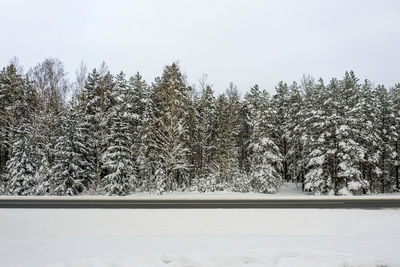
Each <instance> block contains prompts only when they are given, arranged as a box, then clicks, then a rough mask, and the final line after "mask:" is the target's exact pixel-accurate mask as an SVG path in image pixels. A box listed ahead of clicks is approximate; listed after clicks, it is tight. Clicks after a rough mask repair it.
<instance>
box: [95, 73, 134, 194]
mask: <svg viewBox="0 0 400 267" xmlns="http://www.w3.org/2000/svg"><path fill="white" fill-rule="evenodd" d="M128 90H129V88H128V84H127V81H126V80H125V75H124V74H123V73H122V72H121V73H120V74H119V75H117V76H116V80H115V87H114V89H113V90H112V92H111V96H110V97H111V98H112V102H113V105H112V106H111V108H110V109H109V110H108V112H107V114H106V116H107V117H108V118H107V121H108V122H109V125H110V127H109V128H108V130H107V133H106V137H105V138H106V142H107V144H108V146H107V148H106V150H105V151H104V154H103V157H102V163H103V164H102V166H103V169H104V171H103V172H104V173H105V176H104V179H103V181H102V186H103V190H104V192H105V193H106V194H108V195H128V194H130V193H132V192H133V191H134V189H135V181H136V177H135V172H134V165H133V161H132V151H131V141H132V137H131V131H130V130H131V129H130V121H131V120H130V119H131V118H130V116H129V114H128V110H129V109H128V107H129V101H128V100H129V99H128V96H129V95H128Z"/></svg>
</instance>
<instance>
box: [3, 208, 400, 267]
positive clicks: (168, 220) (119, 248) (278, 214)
mask: <svg viewBox="0 0 400 267" xmlns="http://www.w3.org/2000/svg"><path fill="white" fill-rule="evenodd" d="M399 222H400V210H397V209H391V210H316V209H315V210H314V209H305V210H301V209H288V210H280V209H267V210H261V209H245V210H239V209H238V210H223V209H221V210H218V209H216V210H201V209H196V210H144V209H143V210H140V209H138V210H61V209H60V210H41V209H37V210H35V209H29V210H23V209H18V210H10V209H0V266H13V267H25V266H26V267H39V266H43V267H91V266H93V267H94V266H96V267H97V266H100V267H128V266H129V267H131V266H279V267H281V266H400V255H399V253H398V240H400V229H399V227H398V223H399Z"/></svg>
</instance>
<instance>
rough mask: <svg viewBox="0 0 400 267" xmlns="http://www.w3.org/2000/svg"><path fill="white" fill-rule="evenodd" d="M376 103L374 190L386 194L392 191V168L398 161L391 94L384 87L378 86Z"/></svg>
mask: <svg viewBox="0 0 400 267" xmlns="http://www.w3.org/2000/svg"><path fill="white" fill-rule="evenodd" d="M375 103H376V111H377V113H376V114H377V115H376V121H375V126H376V131H377V136H378V137H379V138H377V140H376V142H377V146H376V150H377V155H376V156H377V160H378V164H377V166H376V168H375V175H376V176H375V178H376V179H375V181H373V186H372V187H373V190H374V191H375V192H381V193H385V192H388V191H390V190H391V187H392V184H391V183H392V178H391V171H390V170H391V168H392V167H393V165H394V162H395V159H396V153H395V151H394V147H393V145H392V144H393V143H394V142H393V141H394V137H395V136H396V133H395V129H394V127H393V124H394V122H393V118H394V115H393V109H392V105H391V103H390V99H389V92H388V91H387V89H386V88H385V87H384V86H383V85H378V86H377V87H376V89H375Z"/></svg>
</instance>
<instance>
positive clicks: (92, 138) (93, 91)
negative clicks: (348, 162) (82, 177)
mask: <svg viewBox="0 0 400 267" xmlns="http://www.w3.org/2000/svg"><path fill="white" fill-rule="evenodd" d="M113 86H114V85H113V77H112V75H111V74H110V73H109V72H108V73H106V74H105V75H104V76H101V75H100V73H99V72H98V71H97V70H96V69H94V70H93V71H92V73H90V74H89V75H88V79H87V82H86V85H85V88H84V90H83V93H82V97H81V99H82V105H83V107H82V110H83V111H82V118H83V120H82V121H81V123H80V125H79V129H80V131H81V135H82V141H81V142H82V143H83V144H84V145H85V147H86V160H87V161H88V162H89V163H90V171H89V170H88V171H89V172H90V173H91V175H88V176H87V178H88V179H93V180H92V182H93V187H94V190H95V191H97V190H99V189H100V184H101V179H102V177H103V174H102V170H103V167H102V157H103V153H104V151H105V148H106V147H107V146H108V144H107V140H106V139H105V135H106V131H107V128H108V127H109V126H110V125H109V122H107V118H108V117H107V116H106V114H107V112H108V110H109V109H110V106H112V103H111V98H110V94H111V90H112V88H113ZM92 176H93V177H92Z"/></svg>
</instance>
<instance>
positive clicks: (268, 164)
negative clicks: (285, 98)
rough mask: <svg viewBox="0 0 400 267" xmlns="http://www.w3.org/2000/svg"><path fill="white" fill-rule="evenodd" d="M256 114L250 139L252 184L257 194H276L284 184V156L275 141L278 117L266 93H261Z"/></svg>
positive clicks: (256, 106)
mask: <svg viewBox="0 0 400 267" xmlns="http://www.w3.org/2000/svg"><path fill="white" fill-rule="evenodd" d="M254 112H255V116H254V117H253V121H252V123H251V124H252V126H253V127H252V135H251V139H250V147H251V149H252V157H251V164H252V165H251V173H250V175H251V178H252V179H251V183H252V186H253V188H254V190H255V191H256V192H260V193H275V192H277V191H278V189H279V187H280V185H281V183H282V178H281V177H282V176H281V175H280V172H281V169H282V155H281V153H280V151H279V147H278V146H277V145H276V144H275V142H274V140H273V136H274V131H275V129H274V128H275V125H276V120H277V117H276V114H275V113H274V111H273V109H272V107H271V103H270V100H269V95H268V93H267V92H266V91H263V92H261V95H260V97H259V101H258V103H256V104H255V107H254Z"/></svg>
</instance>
